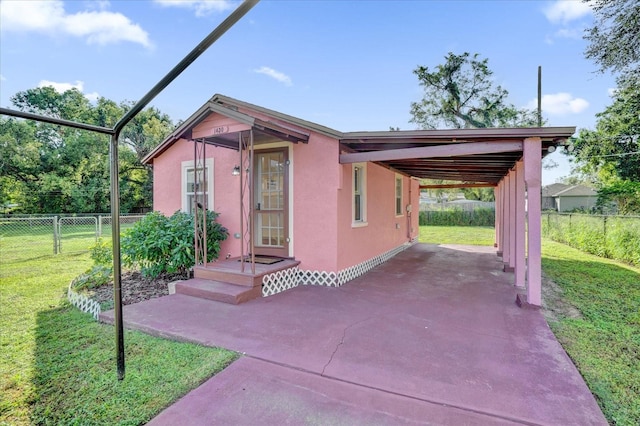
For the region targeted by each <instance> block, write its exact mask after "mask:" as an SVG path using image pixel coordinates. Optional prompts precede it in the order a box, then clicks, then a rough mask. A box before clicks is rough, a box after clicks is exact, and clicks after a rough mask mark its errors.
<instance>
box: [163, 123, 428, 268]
mask: <svg viewBox="0 0 640 426" xmlns="http://www.w3.org/2000/svg"><path fill="white" fill-rule="evenodd" d="M240 112H244V113H248V114H249V115H252V116H254V117H256V118H260V119H263V120H268V121H271V122H275V123H279V124H282V125H285V124H286V126H287V127H289V128H293V129H294V130H298V131H300V132H302V133H309V130H308V129H302V128H297V129H296V127H295V126H292V125H291V124H290V123H282V122H279V121H278V120H277V119H274V118H273V117H268V116H266V115H264V114H259V113H255V112H253V111H246V110H241V111H240ZM243 126H244V125H238V124H237V123H234V122H233V121H232V120H229V119H228V118H226V117H223V116H220V115H218V114H212V115H211V116H210V117H208V118H207V119H205V120H203V122H202V123H200V124H199V125H198V126H196V128H194V130H193V135H194V137H201V136H206V135H207V134H209V133H211V132H212V131H213V129H214V128H217V127H224V128H225V130H227V129H229V131H236V130H242V129H244V128H246V126H245V127H243ZM287 146H291V147H292V149H291V151H290V153H291V155H290V158H289V160H290V161H291V165H290V169H289V170H290V174H289V177H290V179H293V196H292V201H293V207H292V209H293V217H292V218H290V220H293V233H292V235H290V237H291V239H292V241H291V243H292V244H293V255H294V256H295V258H296V259H297V260H299V261H300V262H301V264H300V268H301V269H305V270H319V271H332V272H337V271H339V270H341V269H344V268H347V267H349V266H353V265H355V264H358V263H360V262H363V261H365V260H368V259H371V258H372V257H375V256H377V255H380V254H382V253H384V252H386V251H388V250H391V249H393V248H395V247H398V246H400V245H402V244H403V243H405V242H407V241H409V240H410V239H411V238H414V237H417V235H418V229H419V228H418V210H419V209H418V206H419V202H418V200H419V193H420V190H419V182H418V181H415V180H412V179H410V178H408V177H406V176H404V177H403V178H402V179H403V215H402V216H398V217H396V215H395V176H396V173H394V172H393V171H390V170H388V169H386V168H384V167H381V166H378V165H375V164H373V163H369V164H368V165H367V178H366V182H367V197H366V200H367V222H368V225H367V226H365V227H360V228H353V227H352V217H351V215H352V210H351V205H352V186H351V185H352V182H351V179H352V175H351V165H341V164H339V159H338V156H339V143H338V141H337V140H336V139H333V138H331V137H328V136H324V135H321V134H317V133H311V135H310V138H309V142H308V143H298V144H287ZM271 147H272V146H269V145H267V146H265V148H266V149H269V148H271ZM260 148H261V147H260V145H258V146H256V149H257V150H259V149H260ZM193 151H194V150H193V143H192V142H190V141H187V140H179V141H177V142H176V143H175V144H173V145H172V146H171V147H170V148H168V149H167V150H166V151H165V152H164V153H162V154H161V155H160V156H158V157H156V158H155V159H154V160H153V169H154V210H157V211H160V212H162V213H163V214H166V215H170V214H172V213H173V212H175V211H176V210H180V208H181V205H182V200H181V197H182V195H181V194H182V193H181V185H182V175H181V174H182V162H183V161H193V156H194V153H193ZM207 158H213V159H214V167H213V169H214V173H213V175H214V176H213V179H214V183H213V188H214V200H213V205H214V210H215V211H216V212H218V213H220V217H219V218H218V221H219V222H220V223H221V224H222V225H223V226H225V227H227V228H228V229H229V234H230V235H229V238H228V239H227V241H225V242H224V243H223V245H222V250H221V256H226V255H227V254H231V256H239V255H240V240H238V239H236V238H234V234H235V233H240V213H239V209H240V195H239V193H240V178H239V177H238V176H233V175H232V174H231V170H232V169H233V167H234V166H235V165H237V164H239V153H238V152H237V151H234V150H232V149H227V148H216V147H213V146H211V145H208V146H207ZM410 193H411V200H409V194H410ZM407 204H412V207H413V211H412V212H411V216H410V217H409V216H408V215H407V212H406V205H407ZM409 220H411V222H412V223H409ZM396 224H397V227H396Z"/></svg>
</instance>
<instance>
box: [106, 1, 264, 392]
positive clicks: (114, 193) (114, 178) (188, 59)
mask: <svg viewBox="0 0 640 426" xmlns="http://www.w3.org/2000/svg"><path fill="white" fill-rule="evenodd" d="M258 1H259V0H245V1H244V2H243V3H242V4H241V5H240V6H238V8H237V9H236V10H234V11H233V13H231V15H229V16H228V17H227V19H225V20H224V21H222V23H221V24H220V25H218V26H217V27H216V28H215V29H214V30H213V31H212V32H211V33H210V34H209V35H208V36H207V37H206V38H205V39H204V40H202V41H201V42H200V44H198V45H197V46H196V47H195V48H194V49H193V50H192V51H191V52H189V54H187V56H185V57H184V59H182V60H181V61H180V62H179V63H178V65H176V66H175V67H173V69H172V70H171V71H169V73H168V74H167V75H165V76H164V78H163V79H162V80H160V81H159V82H158V83H157V84H156V85H155V86H153V88H152V89H151V90H150V91H149V92H148V93H147V94H146V95H144V96H143V97H142V99H140V100H139V101H138V102H137V103H136V104H135V105H134V106H133V107H132V108H131V109H130V110H129V111H127V112H126V113H125V115H124V116H123V117H122V118H121V119H120V120H118V122H117V123H116V125H115V126H114V127H113V134H112V136H111V145H110V152H111V155H110V157H111V160H110V161H111V164H110V174H111V237H112V240H113V298H114V324H115V328H116V352H117V366H118V367H117V368H118V380H123V379H124V371H125V366H124V326H123V321H122V292H121V280H122V276H121V259H120V186H119V182H118V172H119V171H118V136H119V135H120V132H121V131H122V129H123V128H124V126H126V125H127V123H129V121H131V120H132V119H133V118H134V117H135V116H136V115H137V114H138V113H139V112H140V111H142V110H143V109H144V107H145V106H147V104H148V103H149V102H151V100H153V98H155V97H156V96H157V95H158V93H160V92H161V91H162V90H163V89H164V88H165V87H167V86H168V85H169V84H170V83H171V82H172V81H173V80H175V79H176V77H178V76H179V75H180V74H181V73H182V71H184V70H185V69H186V68H187V67H188V66H189V65H191V63H193V61H195V60H196V59H197V58H198V57H199V56H200V55H202V54H203V53H204V52H205V50H207V49H208V48H209V46H211V45H212V44H213V43H214V42H215V41H216V40H218V39H219V38H220V37H221V36H222V35H223V34H224V33H225V32H227V30H228V29H229V28H231V27H232V26H233V25H234V24H235V23H236V22H238V21H239V20H240V18H242V17H243V16H244V15H245V14H246V13H247V12H249V10H251V8H253V6H255V5H256V4H257V3H258Z"/></svg>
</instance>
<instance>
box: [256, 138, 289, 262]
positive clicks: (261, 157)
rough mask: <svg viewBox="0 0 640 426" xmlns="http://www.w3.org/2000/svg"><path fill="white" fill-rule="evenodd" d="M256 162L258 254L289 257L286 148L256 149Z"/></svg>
mask: <svg viewBox="0 0 640 426" xmlns="http://www.w3.org/2000/svg"><path fill="white" fill-rule="evenodd" d="M254 165H255V170H254V191H253V193H254V238H255V239H254V247H255V253H256V255H264V256H279V257H288V256H289V235H288V230H289V224H288V214H289V206H288V199H289V194H288V187H289V185H288V179H289V173H288V169H289V167H288V158H287V149H279V150H268V151H255V153H254Z"/></svg>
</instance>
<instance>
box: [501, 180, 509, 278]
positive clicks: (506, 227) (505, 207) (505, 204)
mask: <svg viewBox="0 0 640 426" xmlns="http://www.w3.org/2000/svg"><path fill="white" fill-rule="evenodd" d="M510 198H511V186H510V185H509V175H508V174H507V176H505V177H504V199H503V206H502V214H503V216H502V223H503V225H504V228H503V231H504V237H503V238H502V243H503V246H502V261H503V262H504V271H505V272H507V271H508V265H509V262H510V261H511V246H510V243H511V217H510V215H509V204H510Z"/></svg>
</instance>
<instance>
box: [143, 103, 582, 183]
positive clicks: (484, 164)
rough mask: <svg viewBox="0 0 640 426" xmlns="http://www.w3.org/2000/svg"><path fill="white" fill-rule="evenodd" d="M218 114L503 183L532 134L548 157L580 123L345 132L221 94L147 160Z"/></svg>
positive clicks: (393, 162)
mask: <svg viewBox="0 0 640 426" xmlns="http://www.w3.org/2000/svg"><path fill="white" fill-rule="evenodd" d="M252 112H255V113H256V114H255V115H256V117H254V116H253V115H252ZM212 113H218V114H222V115H223V116H226V117H228V118H231V119H233V120H236V121H238V122H240V123H243V124H246V125H248V126H250V127H251V129H253V133H254V140H255V141H256V143H265V142H272V141H274V140H288V141H291V142H294V143H295V142H308V140H309V137H310V136H311V133H316V134H321V135H324V136H328V137H330V138H333V139H335V140H336V142H337V143H339V150H340V159H339V161H340V163H343V164H347V163H353V162H360V161H363V162H365V161H371V162H376V163H378V164H381V165H383V166H385V167H388V168H391V169H394V170H396V171H398V172H400V173H404V174H406V175H408V176H413V177H416V178H431V179H442V180H451V181H459V182H464V183H475V184H481V185H489V186H492V185H495V184H497V183H498V182H499V181H500V180H501V179H502V178H503V177H504V176H506V174H507V173H508V172H509V170H511V169H513V167H514V166H515V163H516V162H517V161H518V160H519V159H520V158H522V155H523V149H524V143H525V140H526V139H528V138H539V139H540V140H541V142H542V145H541V153H540V155H541V156H543V157H544V156H545V155H547V154H548V151H549V147H551V146H555V145H557V144H561V143H563V142H564V141H565V140H566V139H567V138H569V137H570V136H571V135H573V133H574V132H575V127H528V128H483V129H475V128H474V129H446V130H408V131H406V130H405V131H377V132H344V133H343V132H340V131H338V130H334V129H331V128H329V127H326V126H322V125H320V124H317V123H313V122H311V121H307V120H303V119H300V118H297V117H293V116H290V115H287V114H283V113H281V112H278V111H274V110H271V109H268V108H264V107H261V106H257V105H253V104H250V103H247V102H243V101H239V100H237V99H233V98H230V97H227V96H223V95H220V94H216V95H214V96H213V97H212V98H211V99H209V100H208V101H207V102H206V103H205V104H204V105H203V106H202V107H200V108H199V109H198V110H197V111H196V112H195V113H194V114H192V115H191V117H189V118H188V119H187V120H186V121H185V122H183V123H182V124H181V125H180V126H178V128H176V129H175V130H174V131H173V132H172V133H171V134H170V135H169V136H168V137H167V138H165V140H164V141H163V142H162V143H160V144H159V145H158V146H157V147H156V148H155V149H153V150H152V151H151V152H150V153H149V154H148V155H147V156H146V157H145V158H144V159H143V160H142V161H143V162H144V163H150V162H152V161H153V159H154V158H155V157H157V156H159V155H161V154H162V153H163V152H164V151H166V150H167V149H168V148H169V147H171V145H173V144H174V143H175V142H176V141H178V140H179V139H181V138H184V139H191V137H192V130H193V129H194V128H195V127H196V126H197V125H198V124H200V123H201V122H202V121H203V120H205V119H206V118H207V116H208V115H210V114H212ZM257 117H262V118H263V119H259V118H257ZM198 139H204V141H205V142H206V143H210V144H214V145H217V146H224V147H227V148H233V149H236V150H237V149H239V145H240V142H239V137H238V133H237V132H236V133H226V134H221V135H220V134H218V135H210V136H206V137H204V138H198Z"/></svg>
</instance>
